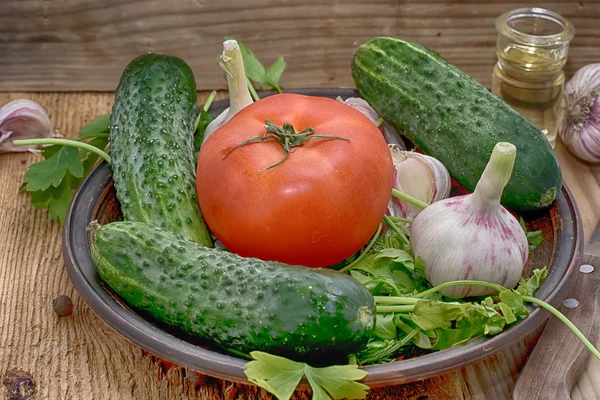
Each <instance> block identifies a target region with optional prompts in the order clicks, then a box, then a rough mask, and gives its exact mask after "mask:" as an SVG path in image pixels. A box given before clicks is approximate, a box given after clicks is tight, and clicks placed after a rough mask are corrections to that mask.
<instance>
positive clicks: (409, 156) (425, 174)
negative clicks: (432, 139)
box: [388, 145, 452, 219]
mask: <svg viewBox="0 0 600 400" xmlns="http://www.w3.org/2000/svg"><path fill="white" fill-rule="evenodd" d="M390 152H391V154H392V160H393V162H394V168H395V175H396V182H395V184H394V188H395V189H397V190H399V191H401V192H404V193H406V194H408V195H410V196H412V197H414V198H416V199H418V200H421V201H423V202H425V203H433V202H436V201H438V200H442V199H445V198H447V197H448V196H449V195H450V189H451V185H452V183H451V180H450V174H449V173H448V170H447V169H446V167H445V166H444V164H442V163H441V162H440V161H439V160H437V159H435V158H433V157H430V156H427V155H425V154H421V153H415V152H412V151H403V150H401V149H400V148H399V147H398V146H396V145H390ZM420 212H421V209H420V208H418V207H415V206H413V205H411V204H408V203H406V202H404V201H402V200H400V199H398V198H395V197H392V198H391V199H390V203H389V205H388V213H389V214H390V215H392V216H399V217H403V218H411V219H412V218H414V217H416V216H417V215H418V214H419V213H420Z"/></svg>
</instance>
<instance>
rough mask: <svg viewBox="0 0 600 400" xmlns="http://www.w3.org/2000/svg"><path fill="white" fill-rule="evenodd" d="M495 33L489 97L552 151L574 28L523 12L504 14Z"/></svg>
mask: <svg viewBox="0 0 600 400" xmlns="http://www.w3.org/2000/svg"><path fill="white" fill-rule="evenodd" d="M496 28H497V29H498V40H497V47H496V55H497V57H498V62H497V63H496V65H495V67H494V73H493V79H492V92H493V93H494V94H496V95H498V96H500V97H502V98H503V99H504V101H506V102H507V103H508V104H509V105H510V106H512V107H513V108H514V109H515V110H516V111H518V112H520V113H521V114H523V115H524V116H525V117H527V118H529V120H531V122H533V123H534V124H535V125H536V126H537V127H538V128H539V129H540V131H541V132H542V133H543V134H544V136H545V137H546V138H547V139H548V142H549V143H550V145H551V146H552V147H554V145H555V143H556V137H557V128H558V127H557V121H558V116H559V111H560V102H561V99H562V92H563V89H564V84H565V75H564V72H563V67H564V65H565V63H566V60H567V49H568V44H569V41H570V40H571V38H572V37H573V29H572V26H571V25H570V24H569V22H568V21H567V20H565V19H564V18H562V17H561V16H560V15H558V14H555V13H553V12H551V11H548V10H544V9H539V8H526V9H518V10H513V11H510V12H508V13H505V14H503V15H502V16H500V17H499V18H498V20H497V21H496Z"/></svg>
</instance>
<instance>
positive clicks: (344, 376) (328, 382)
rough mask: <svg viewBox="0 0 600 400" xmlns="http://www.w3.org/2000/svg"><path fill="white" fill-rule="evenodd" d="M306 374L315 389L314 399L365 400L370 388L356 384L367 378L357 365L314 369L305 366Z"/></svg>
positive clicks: (365, 373)
mask: <svg viewBox="0 0 600 400" xmlns="http://www.w3.org/2000/svg"><path fill="white" fill-rule="evenodd" d="M304 365H305V367H304V374H305V375H306V379H307V380H308V382H309V383H310V386H311V388H312V389H313V399H315V400H316V399H319V400H329V399H364V398H366V397H367V391H368V390H369V387H368V386H367V385H365V384H362V383H359V382H356V381H357V380H360V379H363V378H364V377H365V376H367V372H366V371H365V370H362V369H358V366H357V365H333V366H331V367H324V368H314V367H311V366H309V365H307V364H304Z"/></svg>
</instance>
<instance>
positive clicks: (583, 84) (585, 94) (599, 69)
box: [558, 64, 600, 163]
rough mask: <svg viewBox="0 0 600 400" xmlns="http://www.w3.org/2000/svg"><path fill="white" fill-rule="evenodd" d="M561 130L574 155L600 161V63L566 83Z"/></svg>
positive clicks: (560, 120)
mask: <svg viewBox="0 0 600 400" xmlns="http://www.w3.org/2000/svg"><path fill="white" fill-rule="evenodd" d="M558 133H559V135H560V138H561V139H562V141H563V143H564V144H565V146H566V147H567V149H569V151H570V152H571V153H572V154H573V155H575V156H576V157H579V158H580V159H582V160H585V161H589V162H592V163H597V162H600V64H590V65H586V66H585V67H583V68H581V69H580V70H579V71H577V72H576V73H575V75H573V78H571V80H570V81H569V83H567V85H566V86H565V92H564V95H563V99H562V103H561V115H560V118H559V121H558Z"/></svg>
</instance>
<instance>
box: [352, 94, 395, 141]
mask: <svg viewBox="0 0 600 400" xmlns="http://www.w3.org/2000/svg"><path fill="white" fill-rule="evenodd" d="M344 104H347V105H349V106H350V107H352V108H354V109H356V110H358V111H360V112H361V113H363V114H364V115H365V116H366V117H367V118H369V119H370V120H371V121H372V122H373V123H376V122H377V121H378V120H379V114H377V111H375V109H374V108H373V107H371V106H370V105H369V103H367V101H366V100H364V99H362V98H360V97H348V98H347V99H346V101H344ZM379 130H380V131H381V133H382V134H383V137H384V138H385V140H386V142H388V144H395V145H396V146H398V147H400V148H401V149H402V150H406V145H405V144H404V141H403V140H402V137H401V136H400V134H398V132H397V131H396V130H395V129H394V128H393V127H392V126H391V125H390V124H388V123H387V122H385V121H384V122H383V123H382V124H381V126H380V127H379Z"/></svg>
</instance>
